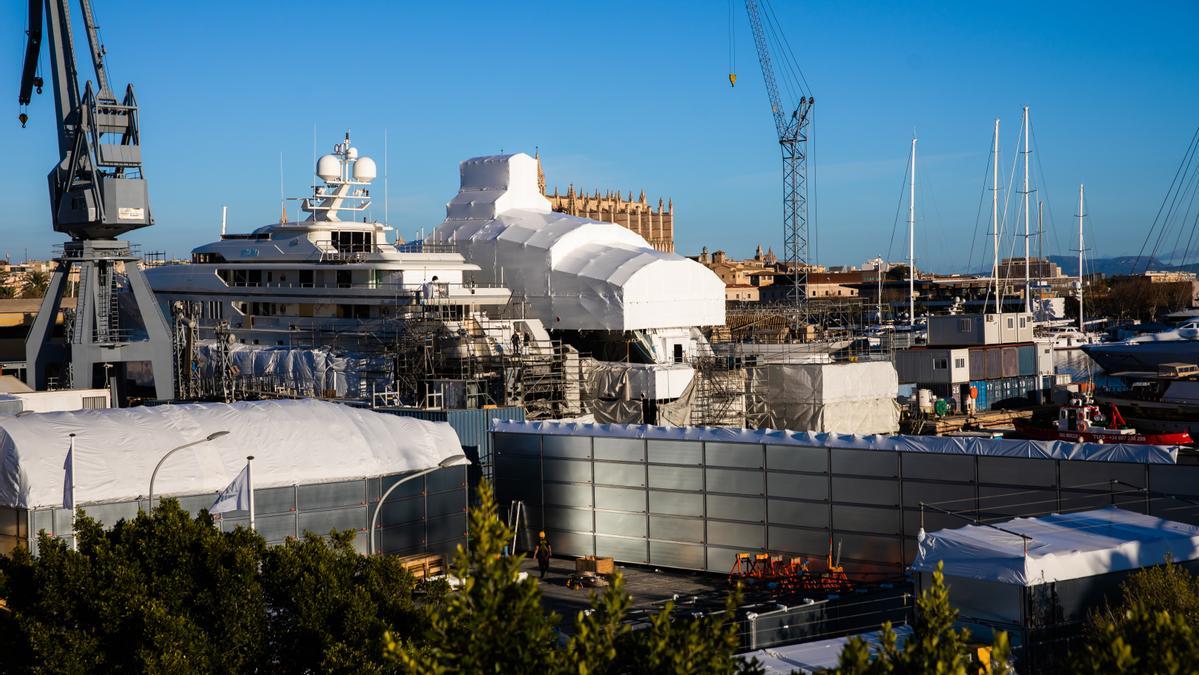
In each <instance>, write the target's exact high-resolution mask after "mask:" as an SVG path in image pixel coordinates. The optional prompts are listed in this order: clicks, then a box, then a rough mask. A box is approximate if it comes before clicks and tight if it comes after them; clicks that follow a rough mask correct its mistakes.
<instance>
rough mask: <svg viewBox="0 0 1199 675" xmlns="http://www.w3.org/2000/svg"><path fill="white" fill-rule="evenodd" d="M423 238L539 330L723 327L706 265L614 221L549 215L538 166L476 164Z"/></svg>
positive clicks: (719, 290) (720, 297)
mask: <svg viewBox="0 0 1199 675" xmlns="http://www.w3.org/2000/svg"><path fill="white" fill-rule="evenodd" d="M460 172H461V178H462V186H461V189H460V191H459V192H458V195H457V196H455V197H454V199H453V200H452V201H450V203H449V204H448V205H446V219H445V221H444V222H442V224H441V225H439V226H438V227H437V230H436V231H435V232H434V233H433V235H432V236H431V237H430V238H431V239H432V240H435V241H452V242H456V243H457V244H458V245H459V248H460V250H461V251H462V253H463V255H464V256H465V257H466V259H467V260H469V261H471V262H473V263H475V264H477V265H479V266H480V267H481V268H482V270H483V271H482V272H481V273H480V274H481V280H482V281H488V282H492V283H502V284H503V285H504V286H507V287H508V288H510V289H511V290H512V294H513V298H519V299H522V300H524V301H525V302H527V303H528V304H529V306H530V307H531V308H532V310H533V311H534V312H535V313H536V315H537V317H538V318H540V319H541V320H542V321H543V322H544V323H545V324H546V326H548V327H550V328H553V329H567V330H640V329H648V328H675V327H685V326H711V325H722V324H724V283H723V282H722V281H721V280H720V278H719V277H717V276H716V275H715V274H713V273H712V272H711V271H710V270H709V269H707V268H706V267H704V266H703V265H701V264H699V263H697V262H695V261H693V260H689V259H687V258H684V257H682V256H679V255H676V254H674V253H662V252H660V251H656V250H654V248H653V247H652V246H650V245H649V243H648V242H646V241H645V239H643V238H642V237H641V236H640V235H638V234H636V233H634V232H632V231H631V230H629V229H627V228H625V227H621V226H620V225H616V224H613V223H605V222H600V221H596V220H589V219H587V218H578V217H575V216H569V215H565V214H561V213H554V212H553V211H552V210H551V208H550V203H549V200H547V199H546V198H545V197H544V196H543V195H542V194H541V192H540V191H539V190H538V188H537V161H536V160H535V159H533V158H532V157H530V156H528V155H526V154H523V153H520V154H515V155H497V156H493V157H475V158H473V159H468V160H466V161H464V162H462V164H461V166H460Z"/></svg>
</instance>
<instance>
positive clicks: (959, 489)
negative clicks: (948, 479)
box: [903, 461, 974, 511]
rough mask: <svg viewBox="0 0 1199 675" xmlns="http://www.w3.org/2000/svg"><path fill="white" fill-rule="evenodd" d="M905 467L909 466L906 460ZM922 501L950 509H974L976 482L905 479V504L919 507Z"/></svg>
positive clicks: (909, 506)
mask: <svg viewBox="0 0 1199 675" xmlns="http://www.w3.org/2000/svg"><path fill="white" fill-rule="evenodd" d="M904 467H905V468H906V467H907V463H906V461H905V463H904ZM921 502H924V503H925V504H928V505H932V506H937V507H940V508H942V509H948V510H950V511H968V510H972V509H973V508H974V484H973V483H925V482H922V481H915V480H905V481H904V482H903V505H904V506H905V507H908V508H912V509H919V508H920V503H921Z"/></svg>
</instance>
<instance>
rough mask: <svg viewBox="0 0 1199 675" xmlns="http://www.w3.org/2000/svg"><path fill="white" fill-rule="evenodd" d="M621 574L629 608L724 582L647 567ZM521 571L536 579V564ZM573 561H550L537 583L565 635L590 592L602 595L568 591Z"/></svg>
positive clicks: (716, 577) (623, 567) (622, 569)
mask: <svg viewBox="0 0 1199 675" xmlns="http://www.w3.org/2000/svg"><path fill="white" fill-rule="evenodd" d="M617 569H619V570H620V572H621V573H622V574H623V575H624V580H625V590H626V591H627V592H628V593H629V595H631V596H632V597H633V609H638V608H645V607H652V606H654V605H656V604H658V603H662V602H665V601H666V600H670V599H672V598H674V597H675V596H676V595H677V596H688V595H693V594H696V593H702V592H705V591H712V590H724V589H725V588H726V581H725V579H724V577H722V576H719V575H711V574H701V573H698V572H680V571H677V570H671V571H665V570H662V571H657V570H655V569H654V568H650V567H635V566H626V565H617ZM521 570H523V571H525V572H528V573H529V577H530V578H532V579H536V578H537V577H538V571H537V561H536V560H533V559H532V558H529V559H526V560H525V562H524V565H523V566H522V567H521ZM574 571H575V561H574V558H554V559H553V560H551V561H550V569H549V571H548V572H547V573H546V575H545V579H543V580H542V581H541V603H542V605H544V606H545V607H546V608H547V609H551V610H553V611H555V612H557V613H558V615H559V616H560V617H562V620H561V622H560V623H559V625H558V627H559V628H560V629H561V630H562V631H563V632H566V633H571V632H573V629H574V620H575V616H576V615H577V614H578V613H579V612H580V611H581V610H584V609H587V608H588V607H590V606H591V593H592V592H603V589H602V588H582V589H579V590H572V589H569V588H567V587H566V580H567V579H568V578H569V577H570V576H571V575H572V574H574Z"/></svg>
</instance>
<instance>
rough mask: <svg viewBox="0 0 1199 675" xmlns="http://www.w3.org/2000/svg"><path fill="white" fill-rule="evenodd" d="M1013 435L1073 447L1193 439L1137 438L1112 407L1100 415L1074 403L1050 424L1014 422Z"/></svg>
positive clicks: (1177, 436)
mask: <svg viewBox="0 0 1199 675" xmlns="http://www.w3.org/2000/svg"><path fill="white" fill-rule="evenodd" d="M1015 425H1016V433H1018V434H1019V435H1020V436H1022V437H1024V438H1029V439H1032V440H1036V441H1072V442H1074V443H1124V444H1128V445H1191V444H1192V443H1194V442H1195V441H1194V439H1192V438H1191V434H1190V433H1188V432H1186V431H1180V432H1174V433H1165V434H1139V433H1137V430H1136V429H1133V428H1131V427H1129V426H1128V423H1127V422H1125V421H1124V417H1123V416H1122V415H1121V414H1120V410H1119V409H1118V408H1116V406H1115V405H1114V404H1113V405H1111V411H1110V414H1107V415H1104V414H1103V411H1102V410H1100V408H1099V406H1097V405H1095V404H1094V403H1092V402H1090V401H1087V400H1081V399H1075V400H1073V401H1071V402H1070V404H1069V405H1064V406H1062V407H1061V409H1059V410H1058V414H1057V421H1056V422H1055V423H1053V424H1044V423H1038V422H1035V421H1032V420H1015Z"/></svg>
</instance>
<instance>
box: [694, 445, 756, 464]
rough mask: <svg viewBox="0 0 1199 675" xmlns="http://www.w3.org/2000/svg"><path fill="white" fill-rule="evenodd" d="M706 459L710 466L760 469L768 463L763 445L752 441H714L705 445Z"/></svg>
mask: <svg viewBox="0 0 1199 675" xmlns="http://www.w3.org/2000/svg"><path fill="white" fill-rule="evenodd" d="M704 459H705V460H706V461H705V463H706V464H707V465H708V466H731V467H739V468H743V469H760V468H762V467H763V466H764V465H765V463H766V456H765V453H764V450H763V448H762V446H760V445H757V444H751V443H712V442H709V443H707V444H706V445H705V446H704Z"/></svg>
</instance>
